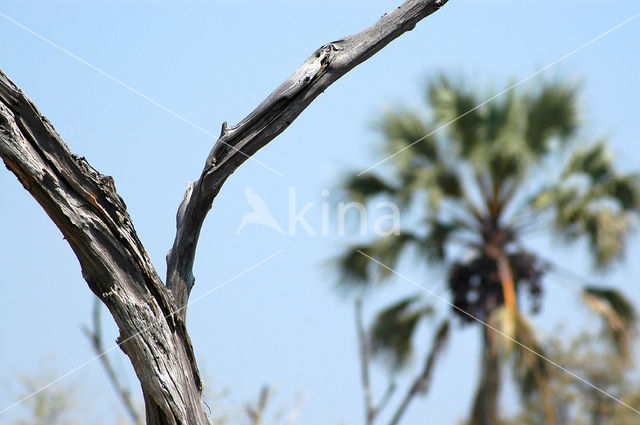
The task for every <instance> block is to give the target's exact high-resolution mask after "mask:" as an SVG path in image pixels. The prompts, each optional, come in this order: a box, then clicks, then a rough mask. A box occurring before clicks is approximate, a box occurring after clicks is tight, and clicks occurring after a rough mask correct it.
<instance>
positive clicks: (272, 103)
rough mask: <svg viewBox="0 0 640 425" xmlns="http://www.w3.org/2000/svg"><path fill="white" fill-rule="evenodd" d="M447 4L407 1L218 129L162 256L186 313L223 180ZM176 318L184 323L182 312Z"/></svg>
mask: <svg viewBox="0 0 640 425" xmlns="http://www.w3.org/2000/svg"><path fill="white" fill-rule="evenodd" d="M447 1H448V0H408V1H406V2H405V3H403V4H402V5H401V6H399V7H398V8H396V9H395V10H393V11H392V12H390V13H388V14H385V15H384V16H383V17H382V18H381V19H380V20H379V21H378V22H377V23H376V24H374V25H373V26H371V27H369V28H367V29H366V30H364V31H362V32H359V33H357V34H354V35H350V36H347V37H344V38H342V39H339V40H336V41H333V42H331V43H328V44H325V45H324V46H321V47H320V48H319V49H317V50H316V51H315V52H314V53H313V54H312V55H311V56H310V57H309V58H308V59H307V60H306V61H305V62H304V63H303V64H302V65H301V66H300V67H299V68H298V69H296V70H295V71H294V72H293V74H291V75H290V76H289V78H287V79H286V80H285V81H284V82H283V83H282V84H281V85H280V86H279V87H278V88H276V89H275V90H274V91H273V92H272V93H271V94H270V95H269V96H268V97H267V98H266V99H265V100H264V101H263V102H262V103H261V104H260V105H259V106H258V107H257V108H256V109H255V110H254V111H253V112H251V113H250V114H249V115H248V116H247V117H246V118H244V119H243V120H242V121H240V123H238V124H237V125H234V126H229V125H227V123H226V122H225V123H223V124H222V130H221V132H220V138H219V139H218V141H217V142H216V144H215V145H214V146H213V149H211V152H210V153H209V156H208V158H207V160H206V162H205V165H204V169H203V170H202V173H201V175H200V177H199V178H198V179H197V180H196V181H195V182H194V183H193V184H189V186H188V187H187V191H186V194H185V196H184V199H183V201H182V203H181V204H180V207H179V208H178V213H177V217H176V228H177V229H176V237H175V240H174V243H173V247H172V248H171V250H170V251H169V253H168V254H167V286H168V287H169V289H171V291H172V293H173V295H174V298H175V300H176V303H177V305H178V306H179V307H180V308H182V307H185V306H186V304H187V301H188V298H189V293H190V291H191V288H192V287H193V285H194V283H195V278H194V277H193V272H192V270H193V262H194V259H195V251H196V246H197V244H198V238H199V235H200V229H201V228H202V223H203V221H204V219H205V217H206V215H207V213H208V211H209V209H210V208H211V205H212V203H213V200H214V198H215V197H216V195H217V194H218V192H219V191H220V187H221V186H222V184H223V183H224V182H225V180H226V179H227V178H228V177H229V176H230V175H231V174H232V173H233V172H234V171H235V170H236V169H237V168H238V166H240V164H242V163H243V162H244V161H246V160H247V158H249V157H250V156H251V155H253V154H254V153H256V152H257V151H258V150H259V149H260V148H262V147H263V146H265V145H266V144H267V143H269V142H270V141H272V140H273V139H274V138H275V137H276V136H278V135H279V134H280V133H282V132H283V131H284V130H285V129H286V128H287V127H288V126H289V125H290V124H291V123H292V122H293V121H294V120H295V119H296V118H297V117H298V116H299V115H300V114H301V113H302V111H303V110H304V109H306V107H307V106H309V104H310V103H311V102H312V101H313V100H314V99H315V98H316V97H318V96H319V95H320V94H321V93H322V92H324V91H325V90H326V89H327V87H329V86H330V85H331V84H333V83H334V82H335V81H336V80H338V79H339V78H340V77H342V76H343V75H345V74H346V73H347V72H349V71H350V70H351V69H353V68H354V67H355V66H357V65H359V64H360V63H362V62H364V61H365V60H367V59H369V58H370V57H371V56H373V55H374V54H375V53H376V52H378V51H379V50H380V49H382V48H383V47H385V46H386V45H387V44H389V43H390V42H391V41H393V40H394V39H396V38H397V37H399V36H400V35H401V34H403V33H405V32H406V31H410V30H412V29H413V28H414V27H415V25H416V24H417V23H418V22H419V21H420V20H421V19H423V18H425V17H426V16H428V15H430V14H432V13H433V12H435V11H436V10H438V9H439V8H440V7H441V6H443V5H444V4H445V3H446V2H447ZM180 314H181V315H182V316H183V317H184V315H186V309H182V310H181V312H180Z"/></svg>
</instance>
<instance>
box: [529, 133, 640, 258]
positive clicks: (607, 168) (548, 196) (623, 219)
mask: <svg viewBox="0 0 640 425" xmlns="http://www.w3.org/2000/svg"><path fill="white" fill-rule="evenodd" d="M580 178H581V180H580ZM576 179H577V180H576ZM528 205H530V206H531V207H532V208H534V209H535V210H538V211H545V210H547V211H551V212H552V213H553V223H552V224H553V226H554V227H555V230H556V234H558V235H562V236H564V237H565V238H566V239H567V240H569V241H573V240H576V239H579V238H584V239H586V240H587V241H588V243H589V248H590V251H591V254H592V257H593V259H594V263H595V265H596V266H597V267H599V268H607V267H609V266H610V265H611V264H613V263H614V262H615V261H616V260H619V259H620V258H621V257H622V254H623V253H624V251H625V247H626V243H627V241H628V239H629V236H630V234H631V233H632V230H634V223H635V220H637V218H638V217H639V216H640V177H639V175H638V174H620V173H618V172H617V171H616V169H615V167H614V164H613V159H612V157H611V155H610V154H609V152H608V151H607V149H606V146H605V145H604V143H603V142H600V143H596V144H594V145H592V146H589V147H587V148H584V149H579V150H576V151H575V152H574V153H573V155H572V156H571V157H570V159H569V161H568V162H567V164H566V167H565V170H564V172H563V173H562V181H561V182H559V183H558V184H556V185H554V186H549V187H546V188H544V189H542V190H541V191H540V192H538V193H537V194H536V195H535V196H534V197H533V198H532V199H531V201H530V203H529V204H528Z"/></svg>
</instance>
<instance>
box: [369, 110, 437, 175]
mask: <svg viewBox="0 0 640 425" xmlns="http://www.w3.org/2000/svg"><path fill="white" fill-rule="evenodd" d="M373 126H374V129H376V130H377V131H378V132H379V133H380V135H381V136H382V138H383V142H384V150H385V153H386V154H387V155H393V159H394V161H395V162H396V164H397V168H399V169H400V170H401V171H402V170H406V169H408V168H410V167H412V166H417V165H420V164H422V165H424V164H426V163H431V162H435V161H438V160H439V159H440V158H439V153H438V146H437V140H436V136H435V134H432V133H433V128H431V127H430V126H428V125H427V124H425V122H424V118H423V117H422V116H421V114H420V113H418V112H416V111H411V110H408V109H405V108H401V109H398V110H387V111H386V112H385V113H384V114H383V115H382V118H381V119H379V120H378V121H376V122H374V124H373Z"/></svg>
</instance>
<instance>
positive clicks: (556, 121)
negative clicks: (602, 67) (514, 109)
mask: <svg viewBox="0 0 640 425" xmlns="http://www.w3.org/2000/svg"><path fill="white" fill-rule="evenodd" d="M577 98H578V91H577V87H576V86H573V85H569V84H566V83H561V82H551V83H545V84H544V85H543V86H542V88H541V89H540V90H539V91H538V92H537V93H535V94H534V95H532V96H530V97H529V99H527V102H526V108H527V118H528V119H527V130H526V135H527V142H528V144H529V146H530V148H531V150H532V152H534V153H537V154H538V155H542V154H544V153H546V152H548V150H549V148H550V141H551V139H552V138H554V137H559V138H560V139H561V141H562V142H565V141H566V140H567V139H568V138H570V137H571V136H572V135H573V134H574V133H575V131H576V129H577V128H578V124H579V119H578V100H577Z"/></svg>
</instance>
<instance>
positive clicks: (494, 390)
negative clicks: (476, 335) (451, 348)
mask: <svg viewBox="0 0 640 425" xmlns="http://www.w3.org/2000/svg"><path fill="white" fill-rule="evenodd" d="M489 332H490V330H489V328H487V327H483V328H482V343H483V344H482V370H481V374H480V381H479V382H478V388H477V389H476V395H475V399H474V402H473V411H472V413H471V425H496V424H497V421H498V397H499V393H500V363H499V359H498V352H497V347H495V344H494V342H493V340H492V338H491V335H489Z"/></svg>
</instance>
